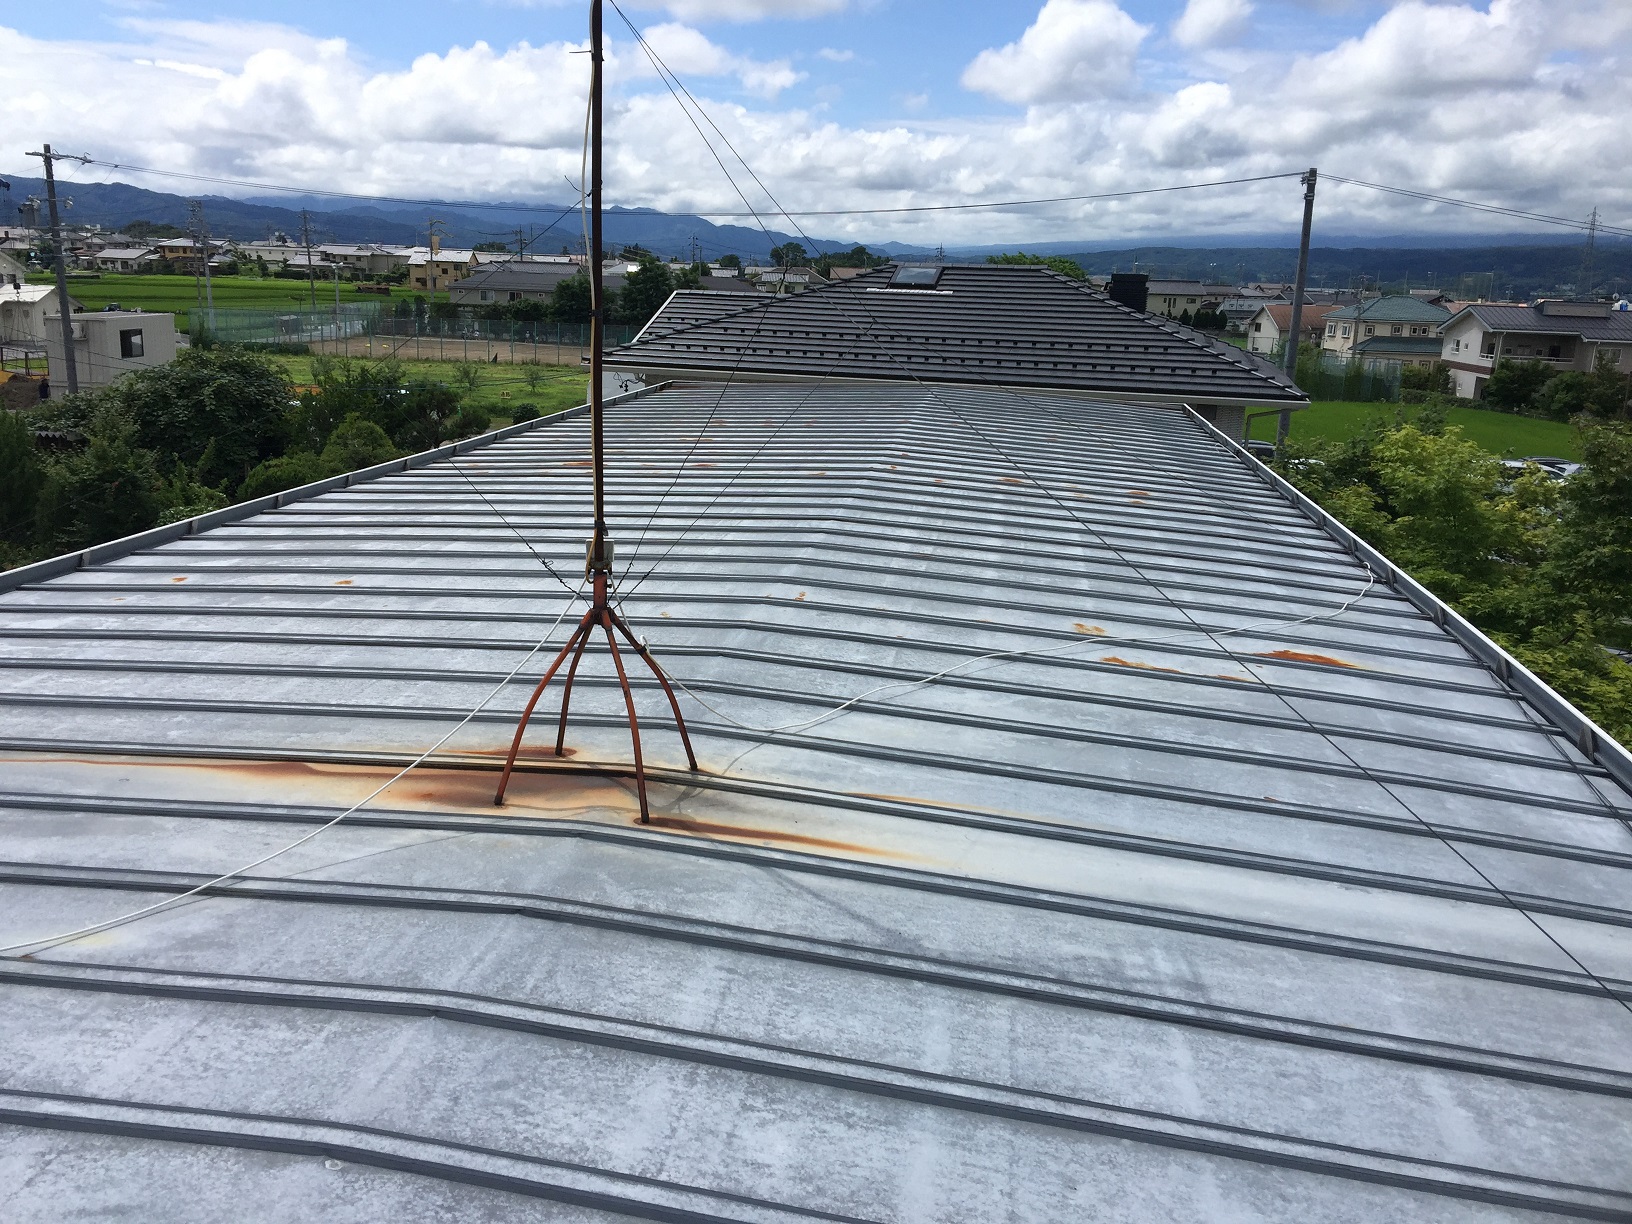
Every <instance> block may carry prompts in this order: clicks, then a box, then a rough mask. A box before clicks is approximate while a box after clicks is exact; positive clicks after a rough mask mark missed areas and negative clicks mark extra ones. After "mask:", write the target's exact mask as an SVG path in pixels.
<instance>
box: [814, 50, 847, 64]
mask: <svg viewBox="0 0 1632 1224" xmlns="http://www.w3.org/2000/svg"><path fill="white" fill-rule="evenodd" d="M816 58H817V59H824V60H827V61H829V62H830V63H834V64H848V63H849V62H850V61H851V60H853V59H855V58H856V53H855V52H854V51H839V50H836V49H835V48H833V47H823V48H822V49H821V50H820V51H818V52H816Z"/></svg>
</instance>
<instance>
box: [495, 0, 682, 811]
mask: <svg viewBox="0 0 1632 1224" xmlns="http://www.w3.org/2000/svg"><path fill="white" fill-rule="evenodd" d="M602 58H603V55H602V39H601V0H590V5H589V62H590V68H589V140H590V144H589V206H590V213H589V216H590V221H589V235H590V237H589V245H590V249H589V250H588V251H587V252H586V253H585V260H586V262H587V263H588V265H589V304H590V321H589V438H590V460H591V462H590V467H591V471H592V475H593V479H594V526H593V528H592V534H591V535H590V538H589V548H588V556H587V557H586V559H585V563H584V573H585V576H586V577H587V578H589V580H590V582H591V584H592V588H593V592H594V593H593V596H592V598H591V602H590V607H589V611H588V612H586V613H584V618H583V619H582V620H581V621H579V622H578V628H577V629H576V630H574V631H573V634H572V636H571V637H570V638H568V639H567V644H566V645H565V646H563V647H562V648H561V653H560V654H558V655H556V656H555V661H554V662H553V663H551V664H550V667H549V670H548V671H546V672H545V673H544V678H543V679H542V680H540V681H539V682H538V687H537V688H535V689H534V690H533V695H532V697H531V698H530V699H529V700H528V702H527V707H526V709H524V710H523V711H522V714H521V721H520V722H519V723H517V724H516V735H515V738H514V739H513V740H511V742H510V755H509V756H507V757H506V758H505V761H504V772H503V774H501V775H500V776H499V789H498V793H497V794H495V795H494V796H493V802H494V803H495V804H496V805H500V806H502V805H503V803H504V792H505V789H506V788H507V787H508V786H509V785H510V774H511V771H512V770H514V769H515V766H516V754H517V753H518V752H519V751H520V750H521V737H522V734H523V733H524V732H525V731H526V730H527V722H528V720H529V719H530V718H532V716H533V710H534V709H535V708H536V707H537V705H538V701H539V698H540V697H542V696H543V695H544V689H545V688H546V687H547V686H548V685H549V683H550V680H551V679H553V678H554V676H555V673H556V672H557V671H558V670H560V667H561V664H563V663H565V662H566V661H567V656H568V655H571V656H572V665H571V666H570V667H569V668H567V680H566V685H565V687H564V688H563V689H562V692H561V718H560V722H559V724H558V726H557V728H556V733H555V754H556V755H557V756H561V755H562V753H563V749H564V748H565V745H566V738H567V711H568V708H569V706H570V705H571V702H572V681H573V678H574V677H575V676H576V675H577V674H578V664H579V663H580V662H581V661H582V660H583V657H584V650H585V648H586V647H587V646H588V645H589V640H590V638H591V637H592V636H593V635H594V632H595V630H596V629H601V630H603V631H604V632H605V633H606V645H607V649H608V650H610V651H611V653H612V666H613V667H614V668H616V669H617V673H618V685H619V687H620V688H622V690H623V704H624V709H625V710H627V711H628V714H629V739H630V742H631V743H632V744H633V747H634V758H635V787H636V790H637V791H638V793H639V796H640V822H641V823H642V824H648V823H650V821H651V809H650V807H649V806H648V804H647V802H646V766H645V764H644V762H643V761H642V759H641V754H640V723H639V721H638V720H637V718H636V717H635V695H634V692H633V690H631V689H630V687H629V676H628V674H627V673H626V672H625V671H624V669H623V657H622V656H621V655H620V654H619V653H618V637H619V636H620V635H621V636H622V637H623V639H624V640H625V641H626V642H627V643H628V644H629V646H630V648H631V649H632V650H634V652H635V653H636V654H637V655H639V656H640V658H641V659H642V660H643V661H644V662H645V664H646V666H647V667H649V668H650V669H651V672H652V675H654V676H655V677H657V682H658V684H659V685H661V686H662V688H663V693H664V695H665V696H666V697H668V699H669V708H670V709H671V710H673V711H674V722H675V726H676V728H677V729H678V730H679V732H680V742H681V744H682V745H684V746H685V749H686V761H687V763H688V764H689V765H690V766H691V768H692V769H693V770H695V769H696V768H697V755H696V753H694V752H692V750H691V736H690V735H688V734H687V733H686V720H685V719H684V718H683V717H682V716H681V714H680V702H679V701H678V700H676V698H675V696H674V689H673V688H671V687H670V685H669V680H668V677H667V676H665V675H664V674H663V669H662V668H661V667H659V666H658V665H657V661H656V660H655V659H653V658H652V655H651V652H650V651H649V650H648V649H647V648H646V645H645V643H643V642H641V641H640V639H638V638H637V637H635V635H634V633H633V632H631V631H630V629H629V626H628V624H627V623H626V622H625V621H624V619H623V616H622V615H621V614H620V613H619V612H618V611H617V609H615V608H613V607H612V604H611V601H610V599H609V594H610V589H611V585H612V535H611V533H610V532H609V531H608V530H607V527H606V440H605V436H604V431H603V420H604V417H605V415H606V412H605V410H606V403H605V399H606V396H605V393H604V391H603V388H602V385H601V384H602V381H603V380H602V368H603V365H604V358H605V348H606V343H605V342H606V313H607V312H606V298H605V293H604V286H603V283H602V275H601V247H602V243H601V110H602V99H601V62H602Z"/></svg>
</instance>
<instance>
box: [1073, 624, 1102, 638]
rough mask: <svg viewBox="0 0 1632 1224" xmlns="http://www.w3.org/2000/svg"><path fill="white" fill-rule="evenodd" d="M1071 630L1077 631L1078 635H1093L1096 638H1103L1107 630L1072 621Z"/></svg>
mask: <svg viewBox="0 0 1632 1224" xmlns="http://www.w3.org/2000/svg"><path fill="white" fill-rule="evenodd" d="M1071 628H1073V629H1075V630H1076V631H1077V632H1078V633H1087V634H1092V635H1094V636H1095V637H1103V636H1104V635H1105V630H1103V629H1101V628H1100V627H1099V626H1098V625H1085V624H1083V623H1082V622H1081V621H1072V622H1071Z"/></svg>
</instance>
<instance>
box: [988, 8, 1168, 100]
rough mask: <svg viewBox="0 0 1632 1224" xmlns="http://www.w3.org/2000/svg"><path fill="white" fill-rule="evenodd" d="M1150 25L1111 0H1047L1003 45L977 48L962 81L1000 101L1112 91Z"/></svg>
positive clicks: (1125, 78) (1123, 79) (1126, 75)
mask: <svg viewBox="0 0 1632 1224" xmlns="http://www.w3.org/2000/svg"><path fill="white" fill-rule="evenodd" d="M1149 32H1150V27H1148V26H1142V25H1140V24H1139V23H1138V22H1137V21H1135V20H1134V19H1133V18H1132V17H1129V16H1128V15H1127V14H1126V13H1124V12H1123V11H1122V10H1121V9H1120V8H1118V7H1117V6H1116V4H1115V3H1113V0H1047V3H1046V4H1044V5H1043V7H1042V11H1041V12H1039V13H1038V14H1037V20H1036V21H1034V22H1033V23H1032V24H1031V26H1030V27H1029V28H1028V29H1027V30H1026V32H1025V33H1024V34H1022V35H1021V36H1020V39H1019V41H1018V42H1012V43H1010V44H1009V45H1008V46H1006V47H994V48H991V49H989V50H986V51H982V52H981V53H980V54H979V55H978V56H976V57H975V59H974V61H973V62H972V63H971V64H970V65H969V66H968V67H967V68H965V69H964V71H963V85H964V88H966V89H972V90H975V91H976V92H978V93H984V94H990V95H991V96H993V97H995V98H1001V99H1002V100H1003V101H1005V102H1025V103H1033V102H1072V101H1077V100H1079V99H1083V98H1092V97H1101V96H1104V95H1106V94H1112V93H1116V92H1117V91H1118V90H1120V89H1122V88H1123V87H1124V86H1126V85H1127V83H1128V82H1129V81H1130V80H1131V79H1132V77H1133V58H1134V56H1135V55H1136V54H1137V53H1138V50H1139V44H1140V43H1141V42H1143V41H1144V38H1145V35H1146V34H1148V33H1149Z"/></svg>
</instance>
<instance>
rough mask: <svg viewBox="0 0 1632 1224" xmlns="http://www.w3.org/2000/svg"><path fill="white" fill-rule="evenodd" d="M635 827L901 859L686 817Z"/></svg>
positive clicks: (825, 840) (883, 852) (851, 844)
mask: <svg viewBox="0 0 1632 1224" xmlns="http://www.w3.org/2000/svg"><path fill="white" fill-rule="evenodd" d="M636 824H637V826H638V827H644V828H648V829H664V830H668V831H671V832H675V833H689V834H691V835H693V836H694V837H708V838H723V839H725V840H727V841H751V842H769V843H771V844H773V845H778V846H800V847H805V848H807V849H811V850H833V851H837V852H838V853H840V854H860V855H865V856H867V857H868V858H894V859H898V858H905V857H908V856H906V855H900V854H892V853H890V852H889V851H886V850H880V849H878V848H877V847H876V846H864V845H862V844H861V843H859V842H847V841H835V840H833V839H832V838H827V837H811V836H809V835H807V834H804V833H785V832H783V831H782V830H781V829H765V828H756V827H754V826H752V825H729V824H718V823H716V822H714V821H709V820H693V819H691V818H690V817H688V816H660V815H658V814H656V813H655V812H654V813H653V814H652V819H651V823H650V824H647V825H644V826H639V821H638V819H637V821H636Z"/></svg>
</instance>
